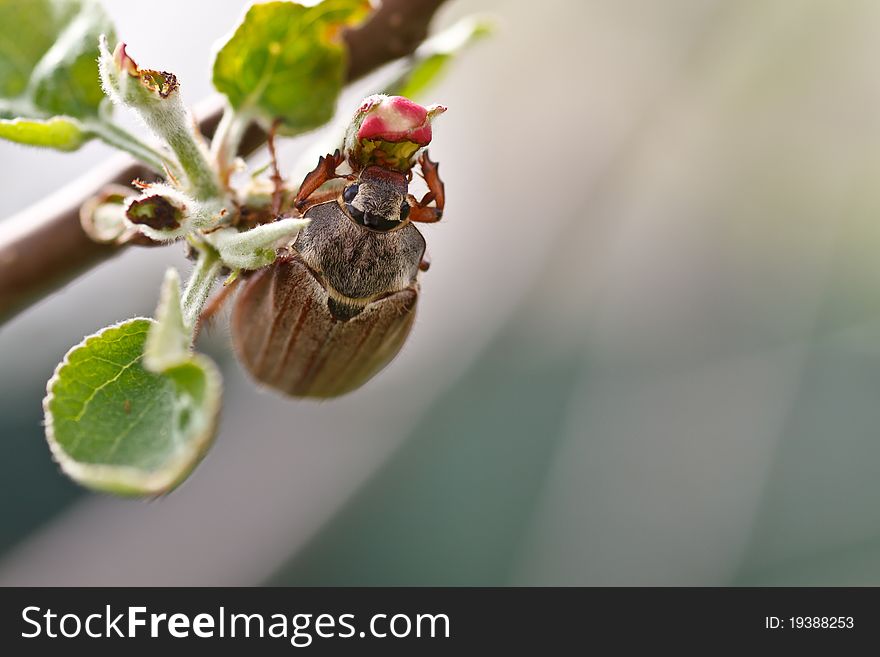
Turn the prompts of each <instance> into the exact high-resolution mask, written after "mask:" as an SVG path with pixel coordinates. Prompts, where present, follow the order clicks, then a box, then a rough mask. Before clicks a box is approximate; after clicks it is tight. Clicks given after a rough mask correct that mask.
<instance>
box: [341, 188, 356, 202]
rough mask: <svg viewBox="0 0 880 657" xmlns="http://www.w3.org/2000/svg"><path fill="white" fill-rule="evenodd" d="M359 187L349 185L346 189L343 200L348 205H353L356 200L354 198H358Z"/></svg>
mask: <svg viewBox="0 0 880 657" xmlns="http://www.w3.org/2000/svg"><path fill="white" fill-rule="evenodd" d="M357 193H358V186H357V185H349V186H348V187H346V188H345V191H344V192H342V200H343V201H345V202H346V203H351V202H352V201H353V200H354V197H355V196H357Z"/></svg>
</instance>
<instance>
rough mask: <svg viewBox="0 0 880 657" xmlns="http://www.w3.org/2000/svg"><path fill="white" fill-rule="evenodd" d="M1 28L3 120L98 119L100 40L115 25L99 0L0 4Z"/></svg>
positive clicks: (3, 1)
mask: <svg viewBox="0 0 880 657" xmlns="http://www.w3.org/2000/svg"><path fill="white" fill-rule="evenodd" d="M0 26H2V29H0V116H2V117H4V118H14V117H16V116H19V117H23V118H49V117H51V116H54V115H66V116H72V117H75V118H85V117H97V116H98V108H99V106H100V104H101V101H102V100H103V98H104V94H103V92H102V91H101V84H100V81H99V80H98V66H97V63H96V61H97V59H98V37H99V36H100V35H101V34H102V33H104V34H111V33H112V32H113V25H112V24H111V23H110V19H109V18H108V17H107V15H106V14H105V13H104V10H103V9H102V8H101V6H100V5H99V4H98V3H97V2H93V1H92V0H0Z"/></svg>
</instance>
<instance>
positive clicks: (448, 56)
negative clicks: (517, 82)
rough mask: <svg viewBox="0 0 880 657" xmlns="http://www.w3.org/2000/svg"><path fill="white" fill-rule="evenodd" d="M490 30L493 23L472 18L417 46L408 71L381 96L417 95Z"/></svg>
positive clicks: (459, 22) (411, 96)
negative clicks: (457, 56)
mask: <svg viewBox="0 0 880 657" xmlns="http://www.w3.org/2000/svg"><path fill="white" fill-rule="evenodd" d="M492 30H493V24H492V22H491V21H489V20H487V19H483V18H479V17H473V16H472V17H468V18H464V19H462V20H460V21H458V22H457V23H455V25H453V26H452V27H450V28H447V29H445V30H443V31H442V32H440V33H439V34H436V35H434V36H433V37H431V38H430V39H428V40H427V41H425V42H424V43H423V44H422V45H421V46H419V48H418V49H417V50H416V52H415V53H413V56H412V57H411V58H410V64H409V66H408V67H407V69H406V70H405V71H404V72H403V74H402V75H401V76H400V77H399V78H397V79H396V80H395V81H394V82H392V83H391V84H389V85H388V86H387V87H386V88H385V90H384V91H383V92H382V93H384V94H387V95H389V96H406V97H407V98H416V97H418V96H420V95H421V94H423V93H424V92H425V90H426V89H427V88H428V87H430V86H431V85H432V84H435V83H436V82H437V81H438V80H439V79H440V77H441V76H442V75H443V74H445V73H446V71H447V69H448V68H449V64H450V63H451V62H452V60H454V59H455V57H456V55H458V54H459V53H461V51H462V50H464V49H465V48H467V47H468V46H470V45H471V44H472V43H474V42H475V41H478V40H480V39H481V38H483V37H485V36H488V35H489V34H491V33H492Z"/></svg>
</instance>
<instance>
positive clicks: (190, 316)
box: [181, 246, 223, 332]
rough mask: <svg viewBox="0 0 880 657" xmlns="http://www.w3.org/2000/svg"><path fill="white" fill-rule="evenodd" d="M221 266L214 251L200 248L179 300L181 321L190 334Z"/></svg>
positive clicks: (218, 257) (208, 248)
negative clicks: (181, 308) (181, 312)
mask: <svg viewBox="0 0 880 657" xmlns="http://www.w3.org/2000/svg"><path fill="white" fill-rule="evenodd" d="M222 264H223V263H221V262H220V256H218V255H217V252H216V251H215V250H214V249H212V248H210V247H207V246H206V247H200V251H199V257H198V259H197V260H196V266H195V269H193V271H192V274H190V277H189V281H187V283H186V289H185V290H184V291H183V298H182V300H181V305H182V306H183V321H184V323H185V324H186V326H187V328H188V329H189V330H190V331H191V332H192V331H193V330H194V329H195V326H196V322H198V320H199V315H200V314H201V312H202V307H203V306H204V305H205V302H206V301H207V300H208V296H210V294H211V290H213V289H214V284H215V283H216V282H217V276H219V275H220V269H221V267H222Z"/></svg>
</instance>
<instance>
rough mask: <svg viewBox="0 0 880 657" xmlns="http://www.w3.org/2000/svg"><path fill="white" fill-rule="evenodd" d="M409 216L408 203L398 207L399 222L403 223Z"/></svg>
mask: <svg viewBox="0 0 880 657" xmlns="http://www.w3.org/2000/svg"><path fill="white" fill-rule="evenodd" d="M408 216H409V203H407V202H406V201H404V202H403V203H402V204H401V205H400V220H401V221H404V220H405V219H406V218H407V217H408Z"/></svg>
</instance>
